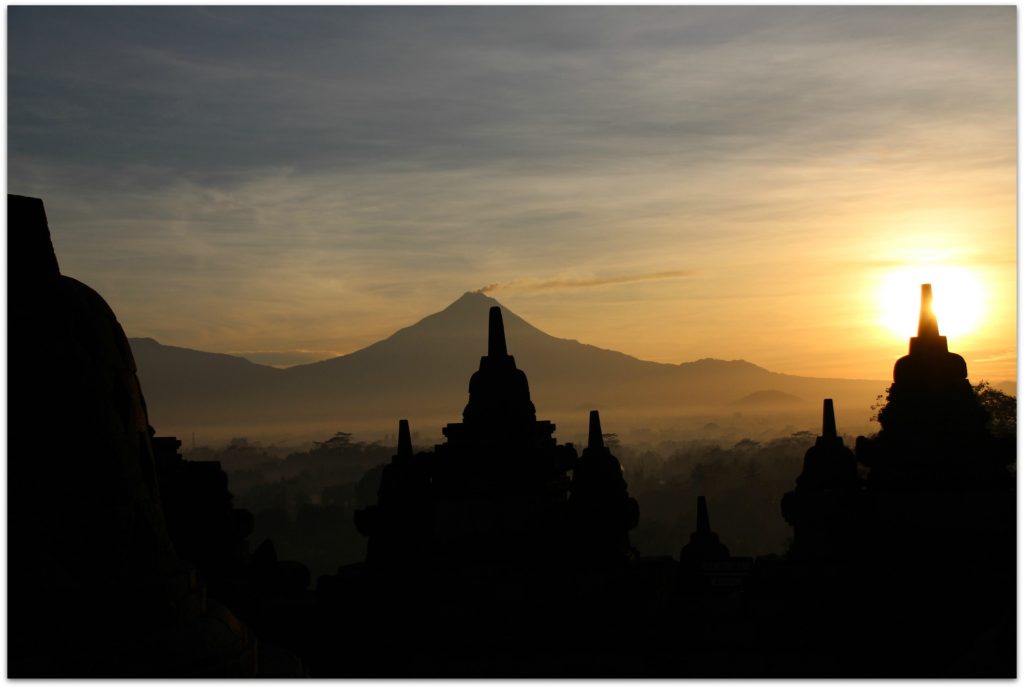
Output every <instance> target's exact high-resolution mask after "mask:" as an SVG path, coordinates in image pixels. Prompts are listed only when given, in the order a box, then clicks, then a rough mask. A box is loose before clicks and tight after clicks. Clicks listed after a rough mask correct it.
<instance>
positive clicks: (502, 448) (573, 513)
mask: <svg viewBox="0 0 1024 688" xmlns="http://www.w3.org/2000/svg"><path fill="white" fill-rule="evenodd" d="M488 318H489V321H488V339H487V354H486V355H485V356H482V357H481V358H480V367H479V369H478V370H477V371H476V372H475V373H473V376H472V377H471V378H470V382H469V401H468V403H467V404H466V407H465V409H464V410H463V414H462V422H461V423H450V424H448V425H446V426H445V427H444V428H443V430H442V432H443V434H444V436H445V437H446V439H447V441H446V442H445V443H444V444H441V445H438V446H436V447H435V448H434V450H433V451H432V452H420V453H417V454H414V453H413V450H412V445H411V442H410V440H409V427H408V423H407V421H405V420H403V421H401V422H400V424H399V443H398V451H397V453H396V455H395V456H394V457H393V458H392V461H391V463H390V465H388V466H387V468H386V469H385V471H384V474H383V476H382V478H381V485H380V490H379V493H378V503H377V504H376V505H375V506H372V507H370V508H368V509H365V510H363V511H361V512H358V513H357V514H356V524H357V527H358V528H359V530H360V531H361V532H362V533H363V534H365V535H367V536H368V537H369V542H368V546H367V561H368V563H370V564H373V565H384V566H386V565H388V564H398V563H401V564H402V565H404V566H416V565H418V564H423V563H424V562H425V561H426V560H427V559H429V560H430V561H431V562H433V564H435V565H452V566H461V565H463V564H471V565H473V566H478V565H481V564H484V563H490V564H501V565H513V564H514V565H519V564H522V563H524V562H544V563H545V565H547V564H550V563H551V562H552V561H556V560H564V559H566V558H567V557H568V558H571V557H573V556H575V555H579V554H580V553H581V552H582V551H586V552H587V553H588V555H594V556H597V557H600V556H604V557H613V558H614V557H615V556H628V552H629V538H628V531H629V530H630V529H631V528H633V527H634V526H635V525H636V521H637V513H638V510H637V506H636V501H635V500H633V499H631V498H630V497H629V495H628V493H627V489H626V482H625V480H624V479H623V477H622V467H621V466H620V465H619V462H618V460H617V459H616V458H615V457H614V456H613V455H612V454H611V453H610V452H609V451H608V449H607V448H606V447H605V446H604V444H603V441H602V437H601V425H600V418H599V416H598V414H597V412H596V411H594V412H592V413H591V427H590V442H589V446H588V447H587V449H585V450H584V452H583V456H582V457H577V454H576V449H575V448H574V447H573V446H572V445H571V444H566V445H559V444H558V443H557V442H556V440H555V438H554V436H553V434H554V430H555V425H554V424H553V423H551V422H550V421H546V420H537V413H536V409H535V407H534V405H533V402H532V400H531V399H530V388H529V383H528V381H527V378H526V374H525V373H524V372H523V371H522V370H520V369H519V368H517V367H516V362H515V358H514V357H512V356H511V355H509V353H508V350H507V347H506V342H505V331H504V324H503V320H502V316H501V309H500V307H497V306H495V307H492V308H491V309H490V311H489V314H488ZM570 471H572V473H573V476H572V478H571V479H570V477H569V473H570ZM570 493H571V496H570ZM584 543H585V544H584ZM598 553H600V554H598Z"/></svg>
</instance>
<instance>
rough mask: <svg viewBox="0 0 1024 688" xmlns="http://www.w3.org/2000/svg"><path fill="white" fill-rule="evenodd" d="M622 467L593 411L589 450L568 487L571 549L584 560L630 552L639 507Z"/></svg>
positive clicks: (577, 462)
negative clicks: (630, 535) (630, 490)
mask: <svg viewBox="0 0 1024 688" xmlns="http://www.w3.org/2000/svg"><path fill="white" fill-rule="evenodd" d="M627 488H628V486H627V485H626V480H625V478H623V476H622V465H621V464H620V463H619V460H618V459H617V458H615V455H614V454H612V453H611V451H610V450H609V449H608V447H606V446H605V444H604V436H603V435H602V433H601V415H600V414H599V413H598V412H597V411H591V412H590V426H589V428H588V440H587V447H586V449H584V450H583V454H582V455H581V456H580V458H579V459H578V460H577V461H576V464H575V467H574V468H573V472H572V482H571V484H570V486H569V490H570V496H569V503H568V507H569V509H568V511H569V518H570V533H571V540H572V543H571V546H572V547H573V549H574V550H575V551H576V552H577V556H579V557H580V558H582V559H588V558H597V559H614V558H618V557H626V556H629V555H630V553H631V550H630V545H629V531H630V530H632V529H633V528H635V527H636V525H637V522H638V521H639V518H640V508H639V506H638V504H637V502H636V500H635V499H633V498H632V497H630V496H629V491H628V489H627Z"/></svg>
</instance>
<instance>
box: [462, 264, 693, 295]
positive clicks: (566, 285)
mask: <svg viewBox="0 0 1024 688" xmlns="http://www.w3.org/2000/svg"><path fill="white" fill-rule="evenodd" d="M694 274H696V273H695V272H693V271H692V270H664V271H662V272H650V273H647V274H641V275H620V276H618V277H591V278H568V279H554V280H512V281H510V282H494V283H493V284H486V285H484V286H482V287H480V288H479V289H477V290H476V292H477V293H478V294H493V293H494V292H496V291H552V290H556V289H585V288H587V287H603V286H607V285H610V284H632V283H634V282H654V281H658V280H669V279H680V278H683V277H692V276H693V275H694Z"/></svg>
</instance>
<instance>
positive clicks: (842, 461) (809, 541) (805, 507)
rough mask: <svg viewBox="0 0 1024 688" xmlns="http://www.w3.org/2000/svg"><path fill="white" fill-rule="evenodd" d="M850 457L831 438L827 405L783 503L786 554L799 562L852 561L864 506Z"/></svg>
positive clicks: (833, 424) (836, 437) (833, 419)
mask: <svg viewBox="0 0 1024 688" xmlns="http://www.w3.org/2000/svg"><path fill="white" fill-rule="evenodd" d="M861 482H862V481H861V479H860V476H859V475H858V472H857V459H856V457H855V456H854V454H853V451H851V450H850V449H849V447H847V446H845V445H844V444H843V438H842V437H840V436H839V434H838V433H837V432H836V416H835V409H834V407H833V403H832V400H831V399H825V401H824V403H823V405H822V422H821V435H819V436H818V438H817V439H816V440H815V442H814V446H813V447H811V448H810V449H808V450H807V453H806V454H805V455H804V467H803V472H802V473H800V475H799V476H798V477H797V479H796V489H795V490H792V491H790V492H787V493H786V494H785V495H784V496H783V498H782V515H783V518H785V519H786V522H787V523H789V524H790V525H791V526H793V547H792V550H791V554H794V555H797V556H801V557H814V558H826V559H828V558H834V557H840V556H851V555H853V554H854V552H855V549H852V548H853V544H854V541H855V538H856V522H857V520H858V518H859V516H860V515H861V509H862V505H863V499H862V485H861Z"/></svg>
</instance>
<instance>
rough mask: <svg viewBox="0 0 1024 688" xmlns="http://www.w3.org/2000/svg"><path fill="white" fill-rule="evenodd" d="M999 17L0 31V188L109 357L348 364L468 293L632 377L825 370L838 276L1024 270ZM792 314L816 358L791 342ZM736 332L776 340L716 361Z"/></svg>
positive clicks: (437, 17)
mask: <svg viewBox="0 0 1024 688" xmlns="http://www.w3.org/2000/svg"><path fill="white" fill-rule="evenodd" d="M1015 19H1016V18H1015V8H1013V7H717V8H716V7H642V8H631V7H497V6H494V7H379V8H374V7H306V8H283V7H248V8H241V7H199V8H197V7H92V8H89V7H11V8H10V9H9V11H8V32H9V33H8V51H9V52H8V85H9V91H8V154H9V159H8V188H9V190H10V191H11V192H13V193H26V194H30V195H39V196H42V197H43V198H44V199H45V200H46V203H47V209H48V212H49V215H50V220H51V225H52V227H53V229H54V242H55V245H56V248H57V250H58V252H59V255H60V259H61V264H62V266H64V268H65V271H66V272H68V274H73V275H76V276H78V277H80V278H82V279H84V280H85V281H87V282H89V283H90V284H92V285H93V286H95V287H96V288H98V289H99V290H100V291H101V293H103V294H104V295H105V296H106V297H107V298H108V299H109V300H110V301H111V303H112V305H114V307H115V309H116V310H117V312H118V314H119V316H120V317H121V318H122V320H123V321H124V323H125V324H126V327H127V328H128V330H129V333H130V334H134V335H150V336H154V337H156V338H158V339H160V340H162V341H167V342H169V343H176V344H182V345H189V346H196V347H199V348H209V349H212V350H220V351H225V350H235V351H238V350H242V351H260V350H268V351H295V350H301V349H316V350H325V351H349V350H352V349H353V348H356V347H358V346H361V345H365V344H368V343H370V342H371V341H373V340H375V339H377V338H380V337H383V336H386V335H387V334H389V333H390V332H391V331H393V330H394V329H396V328H398V327H400V326H403V325H406V324H408V323H409V322H411V321H413V320H415V319H416V318H418V317H421V316H422V315H424V314H426V313H428V312H431V311H434V310H438V309H440V308H442V307H443V306H444V305H446V303H447V302H449V301H451V300H453V299H454V298H455V297H457V296H458V295H459V294H460V293H462V292H463V291H465V290H466V289H469V288H472V287H473V286H474V285H479V284H488V285H499V286H496V287H493V288H494V289H500V292H499V293H501V294H502V298H503V299H507V300H508V303H509V305H510V306H512V307H513V308H516V309H517V310H519V311H521V312H522V314H523V315H524V316H527V317H529V318H530V319H531V320H534V321H537V324H538V325H540V326H543V327H545V328H547V329H551V330H555V331H557V332H558V333H559V334H562V335H563V336H572V337H575V338H579V339H581V340H583V341H592V342H594V343H597V344H601V345H604V346H609V347H612V348H619V349H622V350H626V351H628V352H629V353H633V354H636V355H641V356H646V357H650V358H656V359H659V360H677V361H678V360H683V359H686V358H696V357H700V356H704V355H712V356H723V357H730V358H737V357H746V358H755V359H757V360H758V362H761V363H764V364H767V365H774V366H775V367H776V368H780V369H784V370H788V371H793V372H797V371H799V370H809V369H813V366H809V365H808V363H807V362H808V361H810V360H820V361H822V363H821V364H818V365H819V366H820V367H821V368H822V369H827V366H829V365H831V364H830V363H829V361H832V360H837V359H839V358H842V356H843V355H844V354H842V352H840V351H839V350H838V349H837V348H836V347H835V345H826V344H825V343H824V342H826V340H829V339H830V335H827V334H826V332H829V331H832V332H833V334H834V332H835V330H834V328H840V329H841V328H843V327H847V326H849V325H850V323H851V322H857V323H860V324H863V325H864V326H869V325H870V314H869V313H868V312H867V310H866V309H868V308H869V305H868V304H866V303H863V304H862V303H860V302H857V304H856V307H855V308H853V309H852V310H851V312H850V313H849V314H848V315H849V317H846V318H844V319H842V320H841V321H840V320H838V319H836V318H837V316H835V315H834V312H835V311H834V309H828V308H825V309H823V302H824V301H831V302H832V303H835V302H839V301H841V300H842V299H843V298H847V299H848V298H850V290H851V288H852V287H853V285H855V284H856V285H859V284H860V283H861V282H863V281H868V280H870V279H871V275H872V274H874V273H872V272H871V271H870V269H869V268H860V269H857V268H854V267H851V266H850V264H851V262H852V261H854V260H861V261H869V262H870V261H895V262H897V263H899V262H903V261H906V260H910V259H913V255H912V254H914V252H915V251H916V250H917V249H918V248H919V247H920V246H921V245H922V244H923V243H924V242H928V241H931V239H932V238H933V237H936V236H938V235H941V238H942V242H943V243H944V245H946V246H949V247H951V250H953V251H954V252H956V251H961V252H964V253H966V252H969V253H970V255H971V256H972V260H973V259H975V258H977V259H978V260H983V261H985V260H987V261H989V264H991V261H992V260H994V259H995V258H996V257H999V256H1004V257H1005V256H1006V255H1012V254H1013V253H1014V252H1015V243H1014V240H1015V201H1016V198H1015V188H1016V187H1015V183H1016V182H1015V173H1016V153H1015V151H1016V147H1015V146H1016V144H1015V141H1016V53H1015V46H1016V35H1015V25H1016V21H1015ZM55 46H59V47H60V49H55ZM993 270H994V268H993ZM680 271H684V272H687V279H685V280H676V279H670V277H673V278H674V277H676V276H679V277H682V276H683V275H682V274H681V273H680ZM691 271H692V274H690V272H691ZM1007 271H1009V272H1012V266H1008V267H1004V268H1003V271H1002V272H998V273H997V272H993V273H992V274H993V277H992V289H993V290H996V291H997V292H998V293H999V294H1000V297H999V308H1000V309H1001V310H998V312H999V313H1002V314H1003V316H1002V317H1003V319H1006V318H1007V317H1009V318H1011V319H1012V318H1014V317H1015V315H1014V314H1015V300H1014V299H1013V296H1012V294H1009V293H1006V294H1004V293H1003V292H1002V290H1004V289H1005V288H1006V284H1008V283H1009V282H1008V281H1007V280H1008V279H1010V278H1008V277H1007V274H1009V273H1008V272H1007ZM1004 273H1006V274H1004ZM623 275H625V276H648V277H650V276H660V277H657V278H656V279H639V278H630V277H627V278H623V277H621V276H623ZM617 276H619V277H617ZM1010 282H1012V279H1011V280H1010ZM599 285H600V286H603V287H606V288H602V289H584V288H583V287H596V286H599ZM566 287H571V289H570V288H566ZM556 294H557V298H556ZM641 304H642V307H641ZM594 312H601V313H602V319H601V322H600V323H599V324H598V323H590V321H588V320H587V319H586V318H585V316H584V314H592V313H594ZM810 313H815V314H817V315H818V317H819V318H822V317H823V318H824V320H816V321H815V322H817V325H818V327H820V328H822V331H821V333H820V334H818V335H815V336H811V337H808V336H806V335H803V334H791V333H794V332H799V331H800V328H803V327H805V326H806V325H807V322H808V319H809V317H808V315H807V314H810ZM822 314H824V315H822ZM645 322H647V323H648V325H647V326H646V327H645V325H644V323H645ZM651 322H655V323H658V324H659V332H662V333H663V334H659V335H657V336H655V335H652V334H651V333H650V331H649V329H650V326H649V323H651ZM668 324H671V325H672V326H671V327H668V326H667V325H668ZM752 326H753V327H756V328H757V329H759V330H760V331H762V332H765V333H771V335H772V338H770V339H769V340H768V341H767V342H761V343H760V344H759V345H758V347H757V348H755V347H754V346H753V345H750V344H748V349H747V350H740V349H738V348H735V346H734V345H735V344H736V342H737V341H739V340H740V339H741V337H740V335H739V334H738V332H739V328H741V327H742V328H748V327H752ZM829 328H833V330H830V329H829ZM787 333H790V334H787ZM861 344H862V345H863V346H866V347H867V346H873V345H877V348H876V350H875V352H874V353H873V354H871V355H872V356H874V359H872V360H871V361H862V362H860V363H853V362H851V363H850V364H849V365H846V366H845V367H844V368H843V371H853V370H855V369H858V366H860V367H863V368H864V370H863V372H862V373H861V374H862V375H864V376H869V377H870V376H877V371H875V370H873V368H875V367H877V366H878V365H880V364H881V363H880V362H883V361H887V357H888V356H890V355H891V350H890V349H886V348H885V347H884V346H882V345H881V344H879V343H878V342H875V343H874V344H871V343H870V342H861ZM772 346H775V347H777V351H776V353H769V351H768V350H769V349H770V347H772ZM887 346H888V345H887ZM900 346H902V344H901V345H900ZM1014 346H1015V345H1014V344H1013V337H1012V335H1011V334H1010V332H1009V330H1007V331H1004V332H1003V333H1002V334H999V335H998V336H997V335H995V334H992V335H991V336H990V337H989V338H988V339H987V340H986V341H985V342H979V343H978V347H979V349H980V348H985V347H987V348H991V349H992V350H1000V349H1012V348H1013V347H1014ZM766 347H767V348H766ZM787 351H788V352H790V353H786V352H787ZM884 366H885V367H888V362H885V363H884ZM831 372H837V371H831ZM869 373H870V374H869Z"/></svg>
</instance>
